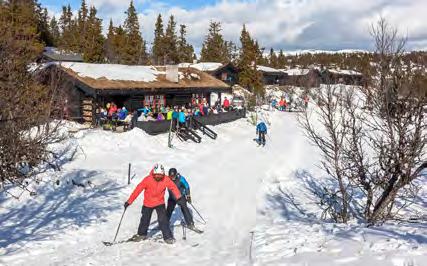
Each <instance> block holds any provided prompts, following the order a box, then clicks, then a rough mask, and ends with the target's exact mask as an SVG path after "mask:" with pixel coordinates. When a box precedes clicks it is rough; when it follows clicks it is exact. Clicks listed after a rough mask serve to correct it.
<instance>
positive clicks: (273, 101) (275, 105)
mask: <svg viewBox="0 0 427 266" xmlns="http://www.w3.org/2000/svg"><path fill="white" fill-rule="evenodd" d="M271 107H273V108H276V107H277V100H276V99H273V100H272V101H271Z"/></svg>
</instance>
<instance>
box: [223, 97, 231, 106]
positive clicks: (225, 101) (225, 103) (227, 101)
mask: <svg viewBox="0 0 427 266" xmlns="http://www.w3.org/2000/svg"><path fill="white" fill-rule="evenodd" d="M229 106H230V101H229V100H228V99H225V100H224V107H229Z"/></svg>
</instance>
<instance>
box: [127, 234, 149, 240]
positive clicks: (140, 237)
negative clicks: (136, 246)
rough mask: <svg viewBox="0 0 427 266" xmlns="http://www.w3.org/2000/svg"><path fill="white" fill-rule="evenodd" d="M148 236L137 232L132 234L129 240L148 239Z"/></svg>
mask: <svg viewBox="0 0 427 266" xmlns="http://www.w3.org/2000/svg"><path fill="white" fill-rule="evenodd" d="M147 238H148V237H147V236H144V235H138V234H136V235H134V236H132V237H131V238H129V240H128V241H132V242H139V241H142V240H146V239H147Z"/></svg>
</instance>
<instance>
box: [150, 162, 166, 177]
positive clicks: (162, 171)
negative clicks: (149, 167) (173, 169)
mask: <svg viewBox="0 0 427 266" xmlns="http://www.w3.org/2000/svg"><path fill="white" fill-rule="evenodd" d="M153 174H161V175H164V174H165V168H164V167H163V165H161V164H158V163H156V164H155V165H154V167H153Z"/></svg>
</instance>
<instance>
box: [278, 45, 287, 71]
mask: <svg viewBox="0 0 427 266" xmlns="http://www.w3.org/2000/svg"><path fill="white" fill-rule="evenodd" d="M277 67H278V68H285V67H286V57H285V54H284V53H283V50H282V49H280V52H279V56H278V57H277Z"/></svg>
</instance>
